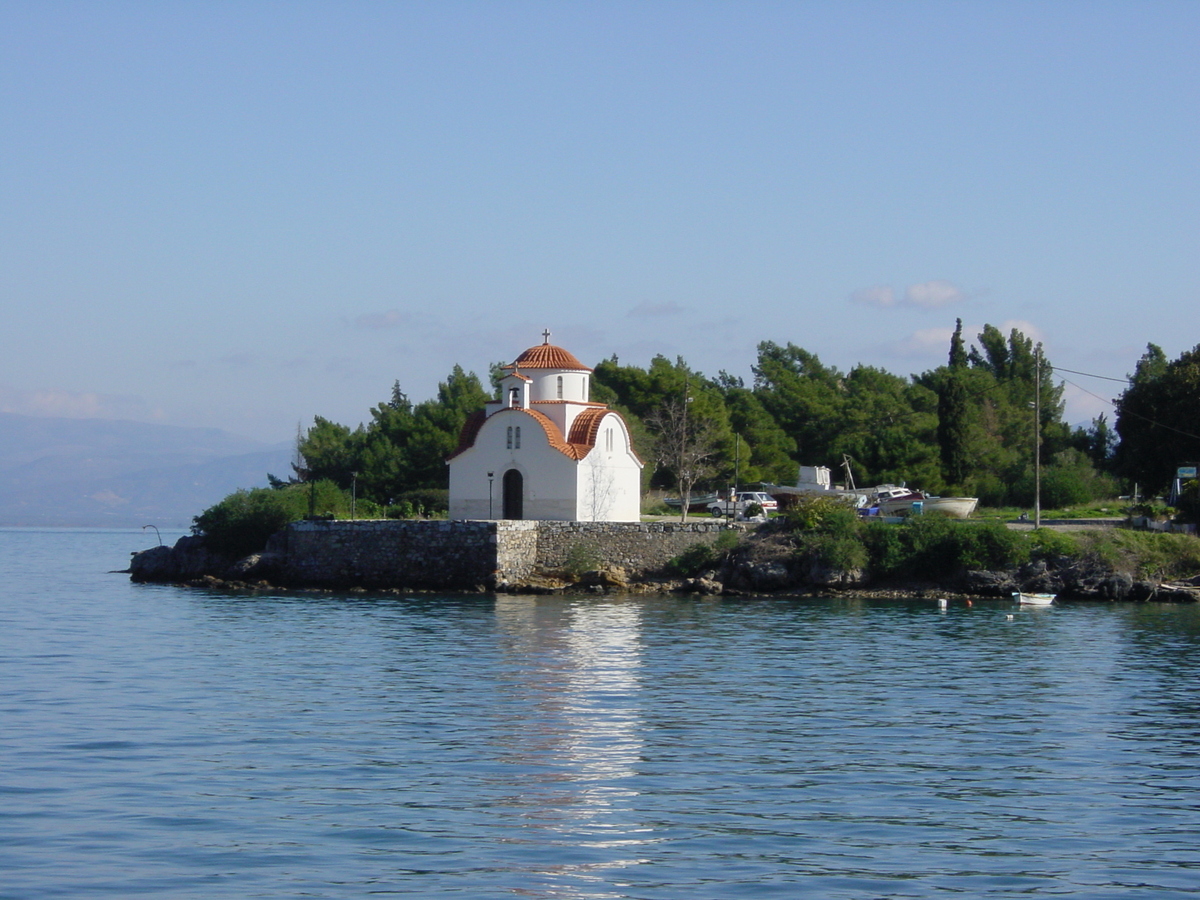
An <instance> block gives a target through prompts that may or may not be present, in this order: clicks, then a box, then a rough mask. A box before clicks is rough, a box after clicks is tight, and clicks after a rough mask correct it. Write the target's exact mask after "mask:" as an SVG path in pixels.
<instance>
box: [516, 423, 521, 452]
mask: <svg viewBox="0 0 1200 900" xmlns="http://www.w3.org/2000/svg"><path fill="white" fill-rule="evenodd" d="M516 448H517V449H518V450H520V449H521V426H520V425H518V426H517V443H516Z"/></svg>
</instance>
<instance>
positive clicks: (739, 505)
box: [708, 491, 779, 519]
mask: <svg viewBox="0 0 1200 900" xmlns="http://www.w3.org/2000/svg"><path fill="white" fill-rule="evenodd" d="M752 503H757V504H758V505H759V506H761V507H762V511H763V512H764V513H770V512H774V511H775V510H777V509H778V508H779V504H778V503H776V502H775V498H774V497H772V496H771V495H770V494H765V493H763V492H762V491H738V492H737V493H736V494H734V495H733V499H731V500H717V501H716V502H714V503H710V504H709V505H708V511H709V512H710V513H711V514H712V515H713V517H714V518H718V519H719V518H721V517H722V516H739V515H745V512H746V508H747V507H749V506H750V504H752Z"/></svg>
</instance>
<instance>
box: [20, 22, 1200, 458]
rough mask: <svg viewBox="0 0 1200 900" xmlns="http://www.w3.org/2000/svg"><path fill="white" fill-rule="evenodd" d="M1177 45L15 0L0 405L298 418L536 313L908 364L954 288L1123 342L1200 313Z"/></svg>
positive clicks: (1037, 31) (514, 340) (1109, 359)
mask: <svg viewBox="0 0 1200 900" xmlns="http://www.w3.org/2000/svg"><path fill="white" fill-rule="evenodd" d="M1198 48H1200V3H1195V2H1186V3H1174V2H1137V3H1134V2H1129V3H1104V2H1088V3H1076V2H1059V3H1042V2H1038V3H1021V2H1004V3H987V2H977V3H959V2H954V3H935V2H930V3H925V2H910V3H901V2H889V3H874V2H844V3H819V2H794V3H745V2H743V3H702V2H695V3H671V2H659V3H616V2H613V3H534V2H509V3H499V2H497V3H454V2H439V3H420V2H409V3H351V2H341V3H304V2H299V3H292V2H289V3H269V2H260V3H248V2H224V3H207V2H206V3H186V2H180V3H168V4H163V3H150V2H146V3H120V2H105V3H84V2H64V3H54V4H41V3H32V2H30V3H16V2H0V122H3V123H4V124H3V127H2V128H0V162H2V165H0V297H3V301H4V309H5V319H6V325H5V327H4V328H3V329H0V410H6V411H10V412H20V413H26V414H45V415H74V416H81V415H82V416H100V417H117V418H130V419H139V420H147V421H159V422H164V423H167V424H177V425H202V426H214V427H221V428H225V429H228V430H230V431H233V432H236V433H240V434H244V435H248V436H251V437H256V438H260V439H262V440H267V441H283V440H288V439H290V438H291V437H292V436H293V435H294V434H295V430H296V426H297V423H303V424H304V425H305V426H307V425H308V424H309V423H311V421H312V417H313V416H314V415H322V416H325V417H327V418H332V419H334V420H336V421H340V422H344V423H346V424H356V423H357V422H359V421H361V420H362V419H363V418H365V417H366V416H367V413H368V409H369V407H370V406H372V405H374V404H376V403H378V402H380V401H381V400H384V399H386V398H387V397H388V396H389V395H390V391H391V385H392V383H393V381H395V380H397V379H398V380H399V381H400V383H401V386H402V388H403V389H404V390H405V391H406V392H407V393H408V394H409V396H410V397H411V398H413V399H414V400H421V399H425V398H427V397H429V396H431V395H432V394H433V393H434V391H435V390H436V385H437V382H438V381H439V380H441V379H443V378H444V377H445V376H446V374H447V373H448V372H449V370H450V368H451V366H453V365H454V364H455V363H460V364H461V365H463V366H464V367H465V368H467V369H473V370H475V371H477V372H479V373H480V374H481V375H485V374H486V370H487V366H488V364H489V363H491V362H496V361H510V360H511V359H512V358H514V357H515V356H516V355H517V354H518V353H520V352H521V351H522V350H523V349H525V348H526V347H528V346H530V345H532V344H535V343H538V342H539V341H540V340H541V337H540V335H541V332H542V329H543V328H549V329H551V331H552V332H553V337H552V340H553V342H554V343H557V344H561V345H562V346H565V347H567V348H568V349H569V350H571V351H572V352H573V353H575V354H576V355H577V356H578V357H579V358H580V359H582V360H584V361H585V362H588V363H593V364H594V363H595V362H597V361H599V360H601V359H603V358H606V357H609V356H611V355H612V354H614V353H615V354H617V355H618V356H619V358H620V360H621V361H622V362H626V363H636V364H639V365H644V364H646V363H648V362H649V360H650V359H651V358H652V357H653V356H654V355H655V354H658V353H661V354H664V355H666V356H668V357H675V356H677V355H682V356H683V357H684V358H685V359H686V360H687V361H688V362H689V363H691V364H692V365H693V366H694V367H695V368H698V369H700V370H702V371H704V372H705V373H707V374H710V375H715V374H716V373H717V371H719V370H721V369H725V370H727V371H729V372H731V373H733V374H736V375H742V376H744V377H746V378H747V379H749V377H750V375H751V372H750V367H751V366H752V365H753V363H754V360H755V348H756V345H757V344H758V343H759V342H760V341H763V340H773V341H776V342H778V343H785V342H788V341H791V342H793V343H795V344H798V345H800V346H802V347H804V348H806V349H808V350H810V351H813V352H815V353H817V354H818V355H819V356H820V357H821V359H822V360H823V361H824V362H826V363H830V364H834V365H837V366H839V367H842V368H849V367H851V366H853V365H855V364H858V363H864V364H868V365H875V366H879V367H882V368H885V369H888V370H889V371H892V372H896V373H897V374H903V375H907V374H910V373H914V372H921V371H924V370H926V369H929V368H933V367H934V366H937V365H939V364H941V363H942V362H944V361H945V358H946V353H947V350H948V342H949V336H950V333H951V331H952V330H953V327H954V321H955V319H956V318H958V317H961V318H962V319H963V321H964V323H965V325H966V328H967V329H968V334H973V333H975V332H977V331H978V330H979V329H980V328H981V327H982V326H983V324H984V323H987V322H990V323H992V324H995V325H997V326H1000V327H1002V328H1004V329H1005V330H1007V329H1008V328H1009V327H1011V325H1013V324H1016V325H1017V327H1020V328H1021V329H1022V330H1023V331H1025V332H1026V333H1027V334H1031V335H1033V336H1035V337H1037V338H1038V339H1040V340H1042V341H1044V343H1045V347H1046V352H1047V355H1048V357H1049V358H1050V360H1051V361H1052V362H1053V363H1054V364H1055V365H1057V366H1060V367H1066V368H1070V369H1075V370H1079V371H1083V372H1089V373H1096V374H1099V375H1106V376H1109V377H1122V376H1124V375H1125V374H1127V373H1128V372H1130V371H1132V369H1133V367H1134V365H1135V363H1136V361H1137V359H1138V357H1139V356H1140V355H1141V353H1142V351H1143V350H1144V348H1145V346H1146V344H1147V343H1148V342H1154V343H1157V344H1159V345H1161V346H1162V347H1163V349H1164V350H1165V351H1166V352H1167V354H1168V355H1169V356H1171V357H1175V356H1177V355H1178V354H1179V353H1181V352H1182V351H1184V350H1187V349H1190V348H1191V347H1192V346H1194V345H1195V344H1197V343H1200V328H1197V326H1196V324H1195V323H1196V318H1197V311H1198V310H1200V165H1198V162H1200V52H1198ZM1067 377H1068V378H1070V379H1071V380H1072V381H1073V382H1075V383H1076V384H1078V385H1079V386H1080V387H1082V388H1085V389H1086V390H1087V391H1090V392H1092V393H1095V394H1098V395H1099V396H1100V397H1101V398H1105V397H1112V396H1115V394H1116V393H1118V392H1119V391H1120V385H1119V384H1114V383H1111V382H1101V381H1097V380H1092V379H1084V378H1079V377H1077V376H1073V375H1068V376H1067ZM1068 397H1069V398H1070V399H1069V416H1070V418H1071V419H1072V421H1075V422H1080V421H1086V420H1087V419H1089V418H1091V417H1092V416H1094V415H1096V414H1097V413H1099V412H1102V411H1105V410H1106V409H1108V407H1107V405H1106V404H1104V403H1102V402H1101V401H1100V400H1098V399H1096V398H1094V397H1092V396H1091V395H1090V394H1089V393H1086V392H1083V391H1080V390H1078V389H1077V388H1076V387H1074V386H1073V385H1068Z"/></svg>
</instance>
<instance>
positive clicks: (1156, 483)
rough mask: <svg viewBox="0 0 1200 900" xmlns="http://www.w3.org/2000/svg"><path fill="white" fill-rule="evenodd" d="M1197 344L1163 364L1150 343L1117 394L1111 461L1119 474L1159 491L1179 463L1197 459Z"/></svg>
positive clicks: (1199, 442)
mask: <svg viewBox="0 0 1200 900" xmlns="http://www.w3.org/2000/svg"><path fill="white" fill-rule="evenodd" d="M1198 423H1200V345H1197V346H1196V347H1194V348H1193V349H1191V350H1189V351H1187V352H1186V353H1184V354H1182V355H1181V356H1180V357H1179V359H1176V360H1173V361H1171V362H1167V359H1166V356H1165V355H1164V354H1163V351H1162V348H1160V347H1157V346H1155V345H1154V344H1150V345H1149V346H1148V347H1147V349H1146V353H1145V354H1143V356H1142V358H1141V360H1139V362H1138V365H1137V370H1136V371H1135V372H1134V374H1133V375H1132V376H1131V378H1130V385H1129V387H1128V388H1127V389H1126V390H1125V392H1124V393H1123V394H1121V396H1120V397H1119V398H1117V421H1116V429H1117V433H1118V434H1119V435H1120V436H1121V443H1120V445H1119V446H1118V447H1117V455H1116V463H1117V467H1118V470H1119V471H1120V473H1121V474H1122V475H1124V476H1125V477H1126V478H1128V479H1129V480H1131V481H1136V482H1138V483H1139V484H1140V485H1142V487H1143V488H1144V489H1145V490H1147V491H1159V490H1162V489H1163V488H1165V487H1166V486H1167V484H1168V483H1169V482H1170V480H1171V478H1172V477H1174V474H1175V469H1176V468H1177V467H1178V466H1181V465H1188V464H1195V463H1197V462H1200V424H1198Z"/></svg>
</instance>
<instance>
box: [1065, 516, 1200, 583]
mask: <svg viewBox="0 0 1200 900" xmlns="http://www.w3.org/2000/svg"><path fill="white" fill-rule="evenodd" d="M1073 537H1075V539H1076V542H1077V545H1078V550H1077V554H1078V555H1079V556H1081V557H1084V558H1091V559H1094V560H1096V561H1098V562H1101V563H1104V564H1105V565H1107V566H1110V567H1111V568H1113V569H1114V570H1116V571H1118V572H1124V573H1126V574H1128V575H1131V576H1133V577H1135V578H1145V579H1151V580H1156V581H1172V580H1175V579H1179V578H1186V577H1190V576H1192V575H1195V574H1196V573H1197V572H1200V538H1197V537H1196V536H1195V535H1191V534H1170V533H1164V532H1153V531H1128V530H1126V529H1123V528H1112V529H1105V530H1103V531H1086V532H1080V533H1079V534H1077V535H1074V536H1073Z"/></svg>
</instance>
